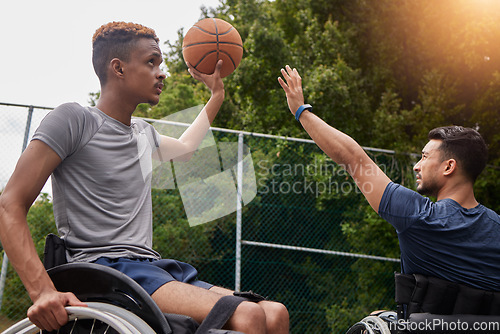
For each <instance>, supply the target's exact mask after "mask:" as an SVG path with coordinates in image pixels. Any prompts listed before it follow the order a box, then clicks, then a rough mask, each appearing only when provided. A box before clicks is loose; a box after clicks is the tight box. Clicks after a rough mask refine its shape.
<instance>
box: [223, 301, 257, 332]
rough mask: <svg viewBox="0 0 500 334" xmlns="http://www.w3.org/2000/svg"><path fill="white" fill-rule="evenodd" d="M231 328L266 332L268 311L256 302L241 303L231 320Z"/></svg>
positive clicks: (242, 330)
mask: <svg viewBox="0 0 500 334" xmlns="http://www.w3.org/2000/svg"><path fill="white" fill-rule="evenodd" d="M229 324H230V327H231V329H233V330H236V331H239V332H243V333H247V334H251V333H255V334H257V333H266V313H265V312H264V309H263V308H262V307H260V306H259V305H258V304H256V303H252V302H243V303H241V304H240V305H239V306H238V308H236V311H235V312H234V314H233V316H232V317H231V319H230V320H229Z"/></svg>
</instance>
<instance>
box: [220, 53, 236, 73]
mask: <svg viewBox="0 0 500 334" xmlns="http://www.w3.org/2000/svg"><path fill="white" fill-rule="evenodd" d="M220 53H223V54H225V55H226V56H227V57H228V58H229V60H231V63H233V68H234V69H236V63H235V62H234V60H233V57H231V55H230V54H229V53H227V52H225V51H221V52H220Z"/></svg>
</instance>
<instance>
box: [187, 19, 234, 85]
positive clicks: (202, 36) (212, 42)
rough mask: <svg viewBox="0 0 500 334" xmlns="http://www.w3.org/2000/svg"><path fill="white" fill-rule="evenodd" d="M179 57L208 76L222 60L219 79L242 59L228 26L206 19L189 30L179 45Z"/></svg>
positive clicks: (231, 71) (231, 28) (227, 73)
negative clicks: (180, 46)
mask: <svg viewBox="0 0 500 334" xmlns="http://www.w3.org/2000/svg"><path fill="white" fill-rule="evenodd" d="M182 56H183V57H184V61H186V62H189V63H190V64H191V65H192V66H193V67H194V68H196V69H197V70H198V71H200V72H202V73H205V74H212V73H214V70H215V65H216V64H217V62H218V61H219V59H222V61H223V64H222V69H221V73H220V74H221V77H222V78H224V77H226V76H228V75H229V74H231V73H233V71H234V70H235V69H236V67H238V65H239V64H240V61H241V57H242V56H243V44H242V42H241V37H240V34H239V33H238V31H237V30H236V29H235V28H234V27H233V26H232V25H231V24H230V23H228V22H226V21H224V20H221V19H216V18H208V19H203V20H201V21H199V22H197V23H196V24H195V25H194V26H192V27H191V28H190V29H189V30H188V32H187V33H186V36H184V41H183V43H182Z"/></svg>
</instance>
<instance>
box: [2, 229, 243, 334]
mask: <svg viewBox="0 0 500 334" xmlns="http://www.w3.org/2000/svg"><path fill="white" fill-rule="evenodd" d="M63 246H64V243H63V241H62V240H61V239H59V238H58V237H57V236H54V235H49V236H47V239H46V252H45V259H44V265H45V267H46V269H47V273H48V274H49V276H50V278H51V279H52V281H53V283H54V285H55V287H56V289H57V290H58V291H64V292H72V293H74V294H75V295H76V297H78V299H80V300H81V301H83V302H85V303H86V304H87V305H88V307H73V306H68V307H66V311H67V312H68V316H69V322H68V323H67V324H66V325H64V326H63V327H61V328H60V329H59V330H58V331H53V332H46V331H41V330H40V329H39V328H37V327H36V326H35V325H34V324H32V323H31V322H30V321H29V319H28V318H26V319H24V320H21V321H19V322H17V323H16V324H14V325H12V326H11V327H9V328H8V329H7V330H5V331H3V332H2V333H1V334H21V333H23V334H29V333H45V334H56V333H60V334H66V333H67V334H83V333H86V334H87V333H92V334H94V333H95V334H98V333H99V334H104V333H106V334H112V333H113V334H116V333H117V334H194V333H196V334H206V333H214V334H215V333H219V334H223V333H228V334H229V333H232V334H236V333H239V332H235V331H230V330H222V329H220V328H222V326H224V324H225V323H226V321H227V320H228V319H229V318H230V317H231V315H232V314H233V312H234V310H235V309H236V307H237V306H238V305H239V303H241V302H242V301H244V300H247V299H246V298H242V297H238V296H224V297H222V298H221V299H220V300H219V301H218V302H217V303H216V304H215V306H214V308H213V309H212V310H211V312H210V314H209V315H208V316H207V318H206V319H205V320H204V321H203V322H202V323H201V324H198V323H197V322H196V321H195V320H194V319H192V318H190V317H188V316H184V315H179V314H164V313H163V312H162V311H161V310H160V308H159V307H158V306H157V305H156V303H155V302H154V301H153V299H152V298H151V296H150V295H149V294H148V293H147V292H146V291H145V290H144V289H143V288H142V287H141V286H140V285H139V284H138V283H137V282H135V281H134V280H133V279H131V278H130V277H128V276H126V275H125V274H123V273H121V272H120V271H118V270H115V269H113V268H110V267H107V266H104V265H100V264H95V263H63V264H60V263H61V262H65V255H64V259H63V258H62V257H63V253H62V250H64V247H63ZM47 249H49V251H47Z"/></svg>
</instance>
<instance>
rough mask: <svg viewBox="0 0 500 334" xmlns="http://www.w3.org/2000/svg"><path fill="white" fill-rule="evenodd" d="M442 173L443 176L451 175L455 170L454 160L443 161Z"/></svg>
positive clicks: (455, 162)
mask: <svg viewBox="0 0 500 334" xmlns="http://www.w3.org/2000/svg"><path fill="white" fill-rule="evenodd" d="M443 163H444V164H445V165H444V171H443V175H451V174H453V172H454V171H455V170H456V169H457V161H456V160H455V159H448V160H445V161H443Z"/></svg>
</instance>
